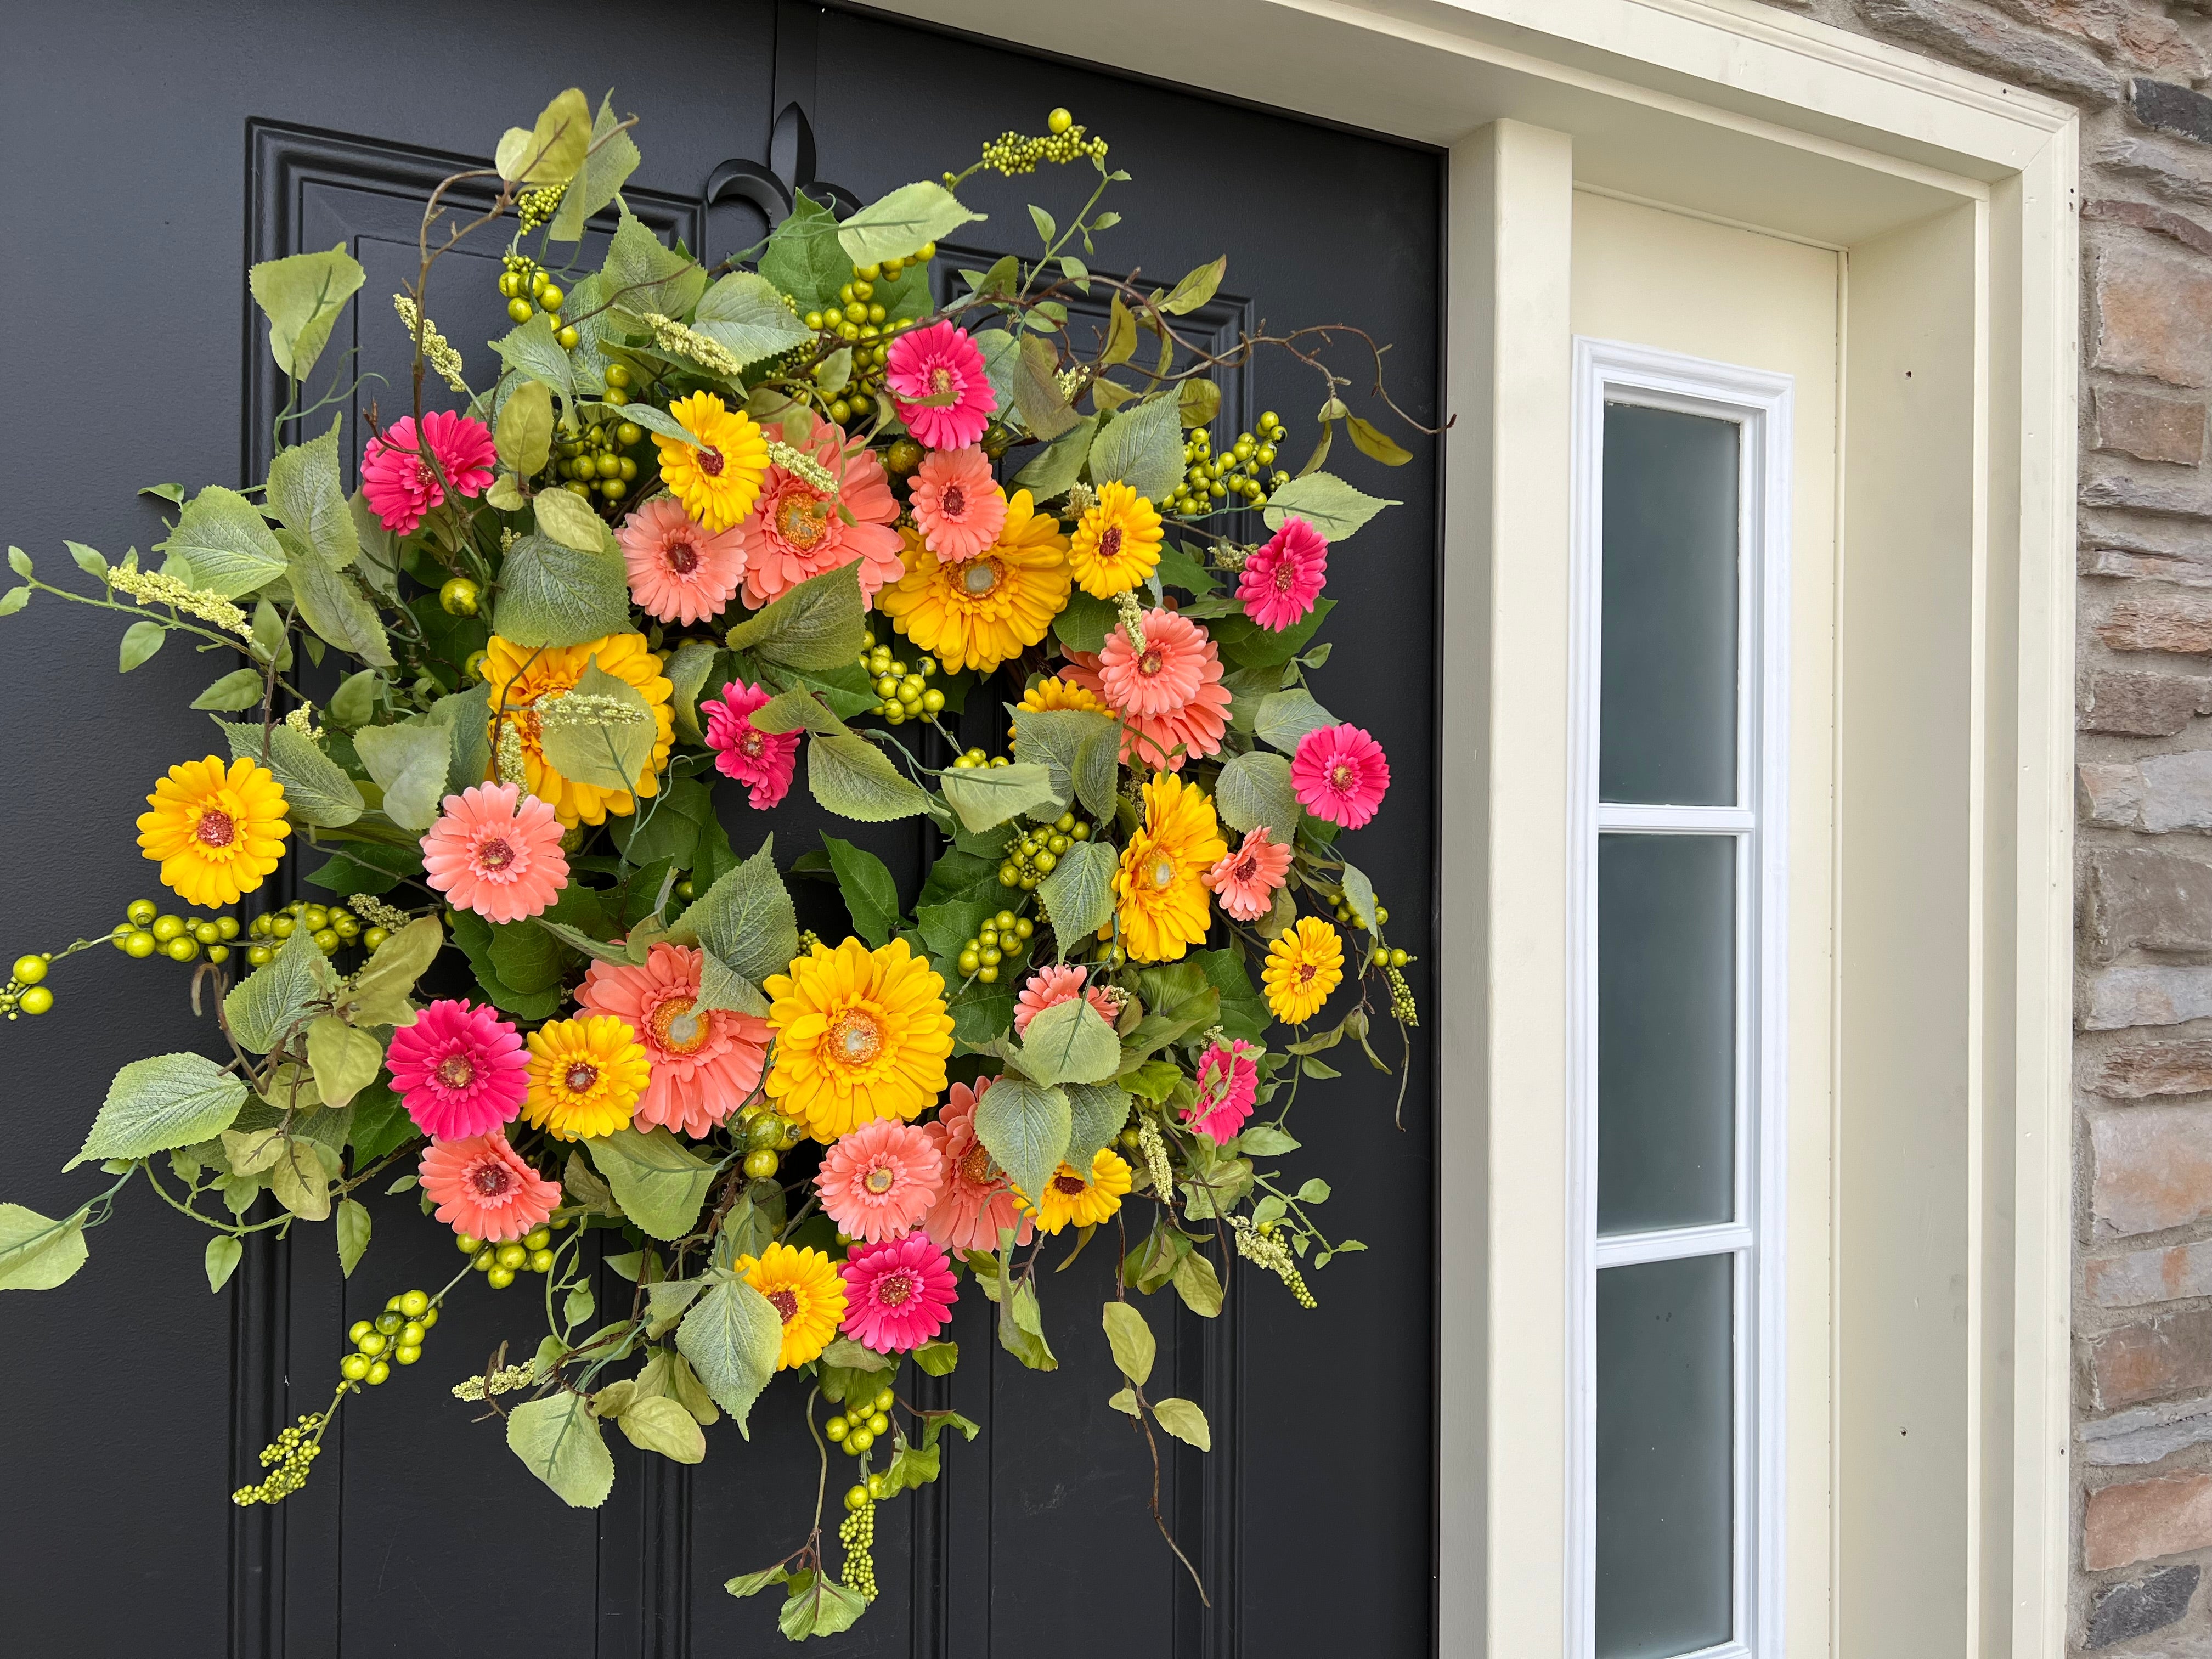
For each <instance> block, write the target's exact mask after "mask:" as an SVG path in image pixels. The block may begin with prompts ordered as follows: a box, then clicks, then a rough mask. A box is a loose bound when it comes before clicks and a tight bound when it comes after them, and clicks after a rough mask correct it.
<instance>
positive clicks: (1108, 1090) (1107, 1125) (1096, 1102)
mask: <svg viewBox="0 0 2212 1659" xmlns="http://www.w3.org/2000/svg"><path fill="white" fill-rule="evenodd" d="M1030 1030H1032V1031H1034V1030H1036V1026H1035V1025H1034V1024H1032V1025H1031V1026H1030ZM1116 1058H1119V1054H1118V1051H1117V1054H1116ZM1066 1088H1067V1105H1068V1111H1069V1114H1070V1117H1071V1125H1070V1127H1069V1129H1068V1132H1067V1152H1066V1155H1065V1156H1064V1157H1063V1158H1061V1159H1060V1162H1062V1163H1063V1164H1073V1166H1074V1167H1075V1168H1077V1169H1079V1170H1087V1169H1089V1168H1090V1167H1091V1159H1093V1158H1096V1157H1097V1156H1098V1153H1099V1152H1100V1151H1101V1149H1103V1147H1104V1146H1107V1145H1108V1143H1109V1142H1110V1141H1112V1139H1114V1137H1115V1135H1118V1134H1120V1133H1121V1126H1122V1125H1123V1124H1125V1123H1127V1121H1129V1097H1128V1096H1127V1094H1125V1093H1123V1092H1122V1091H1121V1089H1119V1088H1117V1087H1116V1086H1115V1085H1113V1084H1111V1083H1071V1084H1068V1085H1066Z"/></svg>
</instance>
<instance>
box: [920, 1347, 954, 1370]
mask: <svg viewBox="0 0 2212 1659" xmlns="http://www.w3.org/2000/svg"><path fill="white" fill-rule="evenodd" d="M914 1363H915V1364H917V1365H919V1366H921V1369H922V1370H925V1371H927V1372H928V1373H929V1375H930V1376H951V1375H952V1368H953V1367H954V1366H955V1365H957V1364H959V1363H960V1345H959V1344H958V1343H957V1342H925V1343H923V1344H922V1345H921V1346H920V1347H918V1348H916V1349H915V1351H914Z"/></svg>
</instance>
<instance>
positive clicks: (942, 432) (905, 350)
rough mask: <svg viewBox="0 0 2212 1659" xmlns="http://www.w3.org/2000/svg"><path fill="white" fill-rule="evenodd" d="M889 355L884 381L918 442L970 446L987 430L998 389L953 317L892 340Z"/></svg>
mask: <svg viewBox="0 0 2212 1659" xmlns="http://www.w3.org/2000/svg"><path fill="white" fill-rule="evenodd" d="M887 358H888V361H887V362H885V363H884V383H885V384H886V385H887V386H890V391H891V403H892V404H893V405H894V406H895V407H896V409H897V410H898V417H899V419H901V420H902V421H904V422H906V429H907V430H908V432H911V433H912V434H914V436H915V442H917V443H919V444H921V445H923V446H924V447H927V448H930V449H965V448H966V447H968V446H969V444H972V443H974V442H975V441H976V440H977V439H978V438H980V437H981V436H982V435H983V428H985V427H987V426H988V425H989V424H990V423H991V414H992V411H993V410H995V409H997V408H998V406H999V394H998V393H997V392H994V391H992V390H991V380H990V377H989V376H988V375H987V374H985V373H984V371H983V354H982V352H981V350H979V349H977V348H976V345H975V341H973V340H971V339H969V337H967V336H966V335H965V334H963V333H962V332H961V331H959V330H958V329H957V328H955V327H954V326H953V325H951V323H949V322H941V323H932V324H931V325H929V326H928V327H927V328H917V329H913V330H909V331H908V332H906V333H904V334H902V335H900V336H899V337H897V338H896V339H895V340H893V341H892V342H891V345H890V352H889V353H888V354H887ZM940 556H941V555H940Z"/></svg>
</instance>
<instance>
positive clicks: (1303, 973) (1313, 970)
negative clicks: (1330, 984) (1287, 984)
mask: <svg viewBox="0 0 2212 1659" xmlns="http://www.w3.org/2000/svg"><path fill="white" fill-rule="evenodd" d="M1320 971H1321V969H1319V968H1318V967H1316V966H1315V965H1314V964H1313V963H1310V962H1302V963H1299V964H1298V983H1299V984H1301V985H1310V984H1312V983H1313V977H1314V975H1316V974H1317V973H1319V972H1320Z"/></svg>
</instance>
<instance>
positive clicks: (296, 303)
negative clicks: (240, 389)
mask: <svg viewBox="0 0 2212 1659" xmlns="http://www.w3.org/2000/svg"><path fill="white" fill-rule="evenodd" d="M361 284H362V268H361V262H360V261H359V260H357V259H356V258H354V257H353V255H351V254H350V253H348V252H346V251H345V244H344V243H343V242H340V243H339V244H338V245H337V246H336V247H334V248H332V249H331V251H330V252H327V253H295V254H293V255H292V256H290V257H289V258H283V259H270V260H265V261H264V262H263V263H262V264H258V265H255V266H253V267H252V269H251V270H248V271H247V272H246V286H247V287H248V288H250V289H252V290H253V299H254V303H256V304H257V305H258V306H259V307H261V309H262V310H263V312H264V313H266V314H267V316H268V318H269V351H270V356H273V357H275V358H276V367H277V368H281V369H283V371H284V372H285V373H286V374H289V375H290V376H291V377H292V378H293V379H294V380H306V379H307V371H308V370H309V369H311V368H313V367H314V366H315V359H316V358H318V357H319V356H322V353H323V347H324V346H325V344H326V343H328V342H329V340H330V337H331V327H332V325H335V324H336V323H337V319H338V313H340V312H341V311H343V310H344V309H345V302H346V301H348V300H349V299H351V298H352V297H353V294H354V290H356V289H358V288H359V287H360V286H361ZM254 586H259V584H258V583H256V584H254ZM245 591H246V590H245V589H243V588H241V589H240V590H239V592H245ZM229 597H230V598H233V599H235V598H236V597H237V595H236V594H232V595H230V596H229Z"/></svg>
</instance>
